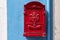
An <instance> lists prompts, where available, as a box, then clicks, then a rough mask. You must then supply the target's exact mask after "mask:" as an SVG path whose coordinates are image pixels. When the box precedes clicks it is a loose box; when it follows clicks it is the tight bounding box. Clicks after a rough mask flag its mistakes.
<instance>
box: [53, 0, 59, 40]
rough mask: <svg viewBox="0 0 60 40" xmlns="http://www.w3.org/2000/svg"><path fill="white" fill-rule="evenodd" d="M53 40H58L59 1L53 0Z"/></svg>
mask: <svg viewBox="0 0 60 40" xmlns="http://www.w3.org/2000/svg"><path fill="white" fill-rule="evenodd" d="M54 40H60V0H54Z"/></svg>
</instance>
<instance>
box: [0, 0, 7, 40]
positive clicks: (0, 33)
mask: <svg viewBox="0 0 60 40" xmlns="http://www.w3.org/2000/svg"><path fill="white" fill-rule="evenodd" d="M6 3H7V2H6V0H0V40H7V6H6V5H7V4H6Z"/></svg>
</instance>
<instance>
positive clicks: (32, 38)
mask: <svg viewBox="0 0 60 40" xmlns="http://www.w3.org/2000/svg"><path fill="white" fill-rule="evenodd" d="M26 38H27V40H46V37H26Z"/></svg>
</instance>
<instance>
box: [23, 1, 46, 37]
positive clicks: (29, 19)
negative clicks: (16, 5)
mask: <svg viewBox="0 0 60 40" xmlns="http://www.w3.org/2000/svg"><path fill="white" fill-rule="evenodd" d="M23 35H24V36H28V37H31V36H34V37H35V36H40V37H45V36H46V15H45V5H43V4H42V3H40V2H35V1H34V2H29V3H27V4H25V5H24V34H23Z"/></svg>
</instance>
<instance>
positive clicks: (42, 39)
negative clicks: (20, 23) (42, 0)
mask: <svg viewBox="0 0 60 40" xmlns="http://www.w3.org/2000/svg"><path fill="white" fill-rule="evenodd" d="M46 34H47V35H48V12H47V11H46ZM47 37H48V36H46V37H26V39H27V40H47Z"/></svg>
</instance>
